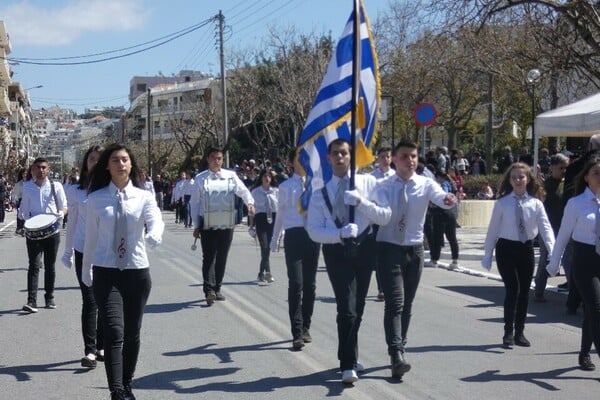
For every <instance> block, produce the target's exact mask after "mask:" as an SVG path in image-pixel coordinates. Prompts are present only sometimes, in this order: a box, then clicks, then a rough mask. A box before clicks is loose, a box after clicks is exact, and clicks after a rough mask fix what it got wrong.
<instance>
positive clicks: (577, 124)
mask: <svg viewBox="0 0 600 400" xmlns="http://www.w3.org/2000/svg"><path fill="white" fill-rule="evenodd" d="M596 133H600V93H597V94H595V95H592V96H589V97H586V98H584V99H581V100H579V101H576V102H574V103H571V104H567V105H566V106H562V107H558V108H555V109H554V110H550V111H546V112H545V113H542V114H540V115H538V116H537V117H536V118H535V123H534V134H535V138H534V141H535V145H534V147H533V149H534V154H533V158H534V160H535V164H534V167H535V166H537V160H538V146H539V139H540V138H541V137H545V136H565V137H589V136H592V135H594V134H596Z"/></svg>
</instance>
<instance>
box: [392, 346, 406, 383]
mask: <svg viewBox="0 0 600 400" xmlns="http://www.w3.org/2000/svg"><path fill="white" fill-rule="evenodd" d="M391 360H392V378H402V376H404V374H405V373H407V372H408V371H410V364H409V363H407V362H406V360H405V359H404V353H402V352H401V351H398V352H396V353H395V354H393V355H392V357H391Z"/></svg>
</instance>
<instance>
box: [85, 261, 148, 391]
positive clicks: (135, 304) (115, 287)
mask: <svg viewBox="0 0 600 400" xmlns="http://www.w3.org/2000/svg"><path fill="white" fill-rule="evenodd" d="M151 287H152V281H151V278H150V270H149V269H148V268H144V269H125V270H123V271H120V270H118V269H116V268H103V267H98V266H94V284H93V290H94V296H95V298H96V303H97V304H98V310H99V311H100V318H101V320H102V327H103V331H104V350H105V353H104V367H105V369H106V378H107V380H108V388H109V389H110V391H111V392H112V391H115V390H117V389H123V386H124V385H129V384H130V383H131V380H132V379H133V375H134V373H135V367H136V365H137V360H138V355H139V352H140V330H141V328H142V317H143V316H144V306H145V305H146V301H147V300H148V296H149V295H150V289H151Z"/></svg>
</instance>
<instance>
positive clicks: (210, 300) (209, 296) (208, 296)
mask: <svg viewBox="0 0 600 400" xmlns="http://www.w3.org/2000/svg"><path fill="white" fill-rule="evenodd" d="M216 299H217V294H216V293H215V292H213V291H212V290H211V291H209V292H208V293H206V304H208V305H209V306H212V305H213V303H214V302H215V300H216Z"/></svg>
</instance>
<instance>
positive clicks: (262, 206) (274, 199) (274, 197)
mask: <svg viewBox="0 0 600 400" xmlns="http://www.w3.org/2000/svg"><path fill="white" fill-rule="evenodd" d="M252 197H253V198H254V209H255V213H256V214H258V213H266V212H267V211H268V210H269V209H270V210H271V213H273V214H274V213H276V212H277V204H278V198H279V189H277V188H276V187H270V188H269V189H268V190H265V189H264V188H263V187H262V186H258V187H255V188H254V189H252Z"/></svg>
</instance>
